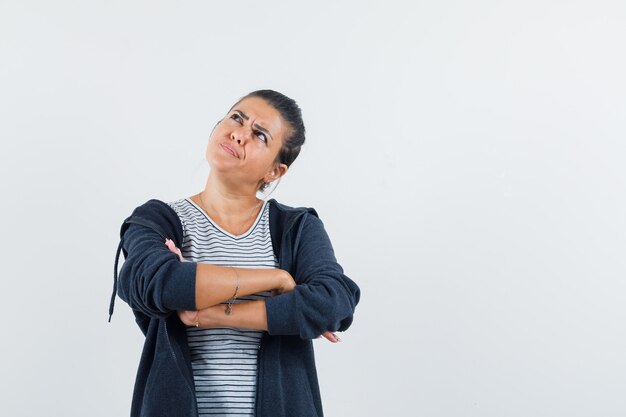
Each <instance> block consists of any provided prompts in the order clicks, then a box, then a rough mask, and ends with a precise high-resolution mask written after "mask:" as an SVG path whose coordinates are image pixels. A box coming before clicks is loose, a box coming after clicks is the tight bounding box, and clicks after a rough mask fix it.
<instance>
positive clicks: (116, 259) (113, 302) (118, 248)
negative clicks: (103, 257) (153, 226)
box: [109, 239, 124, 323]
mask: <svg viewBox="0 0 626 417" xmlns="http://www.w3.org/2000/svg"><path fill="white" fill-rule="evenodd" d="M123 242H124V239H121V240H120V244H119V245H117V252H116V254H115V265H114V266H113V268H114V269H113V294H111V303H110V304H109V323H110V322H111V316H112V315H113V308H114V307H115V296H116V295H117V263H118V261H119V259H120V252H121V251H122V243H123Z"/></svg>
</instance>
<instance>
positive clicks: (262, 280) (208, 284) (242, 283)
mask: <svg viewBox="0 0 626 417" xmlns="http://www.w3.org/2000/svg"><path fill="white" fill-rule="evenodd" d="M237 275H239V278H237ZM237 279H239V289H238V290H237V297H243V296H246V295H252V294H256V293H259V292H263V291H274V290H275V291H277V292H279V293H283V292H287V291H291V290H292V289H293V288H294V287H295V285H296V283H295V281H294V280H293V278H292V277H291V274H289V272H287V271H284V270H282V269H274V268H269V269H268V268H259V269H257V268H233V267H230V266H218V265H211V264H204V263H198V266H197V268H196V308H197V309H198V310H202V309H204V308H207V307H211V306H214V305H216V304H219V303H222V302H225V301H228V300H230V299H231V298H233V295H235V290H236V288H237ZM234 307H235V306H233V308H234Z"/></svg>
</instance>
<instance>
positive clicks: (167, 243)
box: [165, 239, 185, 262]
mask: <svg viewBox="0 0 626 417" xmlns="http://www.w3.org/2000/svg"><path fill="white" fill-rule="evenodd" d="M165 246H167V248H168V249H169V250H170V251H172V252H174V253H175V254H176V255H178V259H180V261H181V262H183V261H184V260H185V258H183V254H182V253H181V252H180V249H178V248H177V247H176V245H175V244H174V241H173V240H171V239H165Z"/></svg>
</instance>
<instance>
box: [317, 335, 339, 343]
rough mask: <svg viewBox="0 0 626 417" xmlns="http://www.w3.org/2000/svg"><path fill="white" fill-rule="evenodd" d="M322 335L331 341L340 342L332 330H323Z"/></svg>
mask: <svg viewBox="0 0 626 417" xmlns="http://www.w3.org/2000/svg"><path fill="white" fill-rule="evenodd" d="M322 336H324V338H325V339H327V340H329V341H331V342H333V343H337V342H341V339H340V338H339V336H337V335H336V334H335V333H333V332H324V333H323V334H322Z"/></svg>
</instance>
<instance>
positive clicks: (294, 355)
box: [109, 199, 360, 417]
mask: <svg viewBox="0 0 626 417" xmlns="http://www.w3.org/2000/svg"><path fill="white" fill-rule="evenodd" d="M268 203H269V204H270V213H269V220H270V233H271V237H272V247H273V249H274V253H275V254H276V256H277V258H278V261H279V268H280V269H284V270H286V271H289V273H290V274H291V275H292V276H293V277H294V279H295V280H296V283H297V285H296V287H295V289H294V290H293V291H291V292H288V293H285V294H281V295H277V296H274V297H270V298H267V299H266V300H265V304H266V311H267V325H268V331H267V332H266V333H264V335H263V337H262V339H261V347H260V349H259V355H258V375H257V397H256V417H309V416H310V417H321V416H322V415H323V412H322V403H321V399H320V392H319V385H318V381H317V372H316V369H315V360H314V356H313V344H312V342H311V340H312V339H314V338H316V337H318V336H320V335H321V334H322V333H323V332H325V331H327V330H330V331H344V330H346V329H347V328H348V327H349V326H350V324H351V323H352V317H353V314H354V310H355V307H356V305H357V303H358V302H359V297H360V290H359V287H358V286H357V285H356V284H355V283H354V282H353V281H352V280H351V279H350V278H348V277H347V276H346V275H345V274H344V273H343V268H342V267H341V266H340V265H339V264H338V263H337V260H336V258H335V254H334V251H333V247H332V245H331V242H330V239H329V238H328V235H327V233H326V231H325V229H324V225H323V223H322V221H321V220H320V219H319V217H318V215H317V212H316V211H315V210H314V209H313V208H303V207H298V208H294V207H289V206H286V205H283V204H280V203H278V202H277V201H276V200H275V199H270V200H269V201H268ZM166 238H169V239H172V240H173V241H174V243H175V244H176V246H177V247H179V248H182V246H183V242H182V241H183V228H182V224H181V222H180V219H179V218H178V215H177V214H176V212H175V211H174V210H173V209H172V208H171V207H170V206H169V205H168V204H167V203H165V202H163V201H160V200H157V199H151V200H149V201H148V202H146V203H144V204H143V205H141V206H139V207H137V208H135V210H134V211H133V213H132V214H131V215H130V216H129V217H128V218H126V219H125V220H124V223H123V224H122V227H121V230H120V239H121V240H120V243H119V246H118V248H117V253H116V256H115V272H114V279H115V283H114V288H113V294H112V296H111V306H110V308H109V320H111V317H110V315H112V314H113V304H114V302H115V294H116V291H117V293H118V294H119V296H120V298H121V299H122V300H124V301H125V302H127V303H128V304H129V305H130V307H131V308H132V310H133V313H134V314H135V318H136V321H137V324H138V325H139V328H140V329H141V331H142V332H143V333H144V335H145V337H146V339H145V343H144V347H143V352H142V355H141V359H140V362H139V369H138V370H137V378H136V380H135V388H134V393H133V400H132V406H131V417H139V416H142V417H143V416H145V417H148V416H149V417H154V416H163V417H177V416H181V417H182V416H185V417H188V416H197V415H198V412H197V406H196V397H195V388H194V381H193V372H192V369H191V360H190V356H189V349H188V345H187V332H186V328H185V325H184V324H183V323H182V322H181V321H180V320H179V319H178V316H177V314H176V311H177V310H195V309H196V305H195V285H196V266H197V264H196V263H195V262H180V261H179V259H178V256H177V255H176V254H174V253H172V252H171V251H170V250H169V249H168V248H167V247H166V246H165V242H164V241H165V239H166ZM120 251H123V253H124V259H125V261H124V264H123V265H122V269H121V270H120V271H119V277H118V259H119V255H120Z"/></svg>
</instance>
